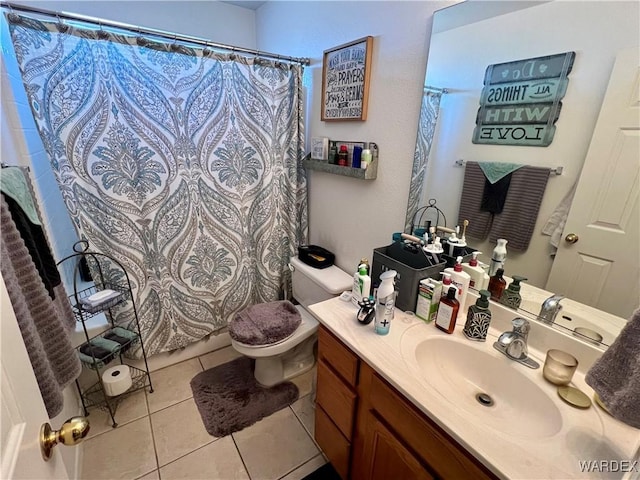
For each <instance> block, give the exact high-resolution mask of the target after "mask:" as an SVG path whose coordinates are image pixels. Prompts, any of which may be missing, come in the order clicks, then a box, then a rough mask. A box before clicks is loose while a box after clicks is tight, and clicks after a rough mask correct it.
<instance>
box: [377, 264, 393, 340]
mask: <svg viewBox="0 0 640 480" xmlns="http://www.w3.org/2000/svg"><path fill="white" fill-rule="evenodd" d="M396 275H397V273H396V271H395V270H387V271H386V272H383V273H382V274H380V287H378V292H377V294H376V295H377V298H376V320H375V322H374V327H375V331H376V333H377V334H378V335H386V334H387V333H389V327H390V326H391V319H392V318H393V309H394V307H395V300H396V292H395V289H394V286H393V279H394V278H396Z"/></svg>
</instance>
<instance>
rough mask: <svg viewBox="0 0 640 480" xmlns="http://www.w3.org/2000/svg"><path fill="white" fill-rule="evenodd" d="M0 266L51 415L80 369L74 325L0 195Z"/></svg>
mask: <svg viewBox="0 0 640 480" xmlns="http://www.w3.org/2000/svg"><path fill="white" fill-rule="evenodd" d="M0 197H2V199H1V200H0V206H1V217H0V230H1V232H2V234H1V235H2V242H1V247H0V253H1V258H0V262H1V263H0V268H1V270H2V277H3V279H4V281H5V284H6V286H7V292H8V294H9V298H10V300H11V305H12V306H13V310H14V312H15V314H16V319H17V320H18V326H19V327H20V332H21V333H22V338H23V340H24V344H25V347H26V349H27V353H28V354H29V359H30V360H31V366H32V368H33V371H34V373H35V376H36V380H37V382H38V386H39V387H40V393H41V394H42V399H43V400H44V404H45V407H46V408H47V413H48V414H49V417H54V416H56V415H58V414H59V413H60V412H61V411H62V407H63V395H62V391H63V389H64V388H65V387H66V386H67V385H69V384H70V383H71V382H73V380H75V379H76V378H77V377H78V376H79V375H80V368H81V367H80V360H79V359H78V355H77V354H76V351H75V349H74V348H73V346H72V345H71V338H70V335H69V332H70V331H71V330H72V329H73V328H74V326H75V319H74V316H73V312H72V310H71V305H70V303H69V299H68V298H67V293H66V292H65V290H64V286H63V285H62V284H59V285H57V286H56V287H54V291H55V300H53V299H52V298H51V297H50V296H49V294H48V292H47V289H46V288H45V285H44V283H43V282H42V279H41V278H40V275H39V274H38V271H37V269H36V267H35V265H34V263H33V259H32V258H31V255H30V254H29V251H28V250H27V247H26V245H25V243H24V240H23V239H22V237H21V236H20V233H19V232H18V230H17V228H16V225H15V223H14V221H13V219H12V217H11V213H10V212H9V208H8V206H7V202H6V201H5V199H4V197H3V196H1V195H0Z"/></svg>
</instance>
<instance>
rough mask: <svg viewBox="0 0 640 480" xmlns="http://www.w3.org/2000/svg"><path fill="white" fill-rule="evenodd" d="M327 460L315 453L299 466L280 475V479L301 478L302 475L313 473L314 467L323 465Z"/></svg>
mask: <svg viewBox="0 0 640 480" xmlns="http://www.w3.org/2000/svg"><path fill="white" fill-rule="evenodd" d="M325 463H327V461H326V460H325V458H324V457H323V456H322V454H320V455H316V456H315V457H313V458H312V459H311V460H309V461H308V462H307V463H305V464H304V465H302V466H301V467H298V468H296V469H295V470H294V471H293V472H291V473H289V474H287V475H285V476H284V477H282V479H281V480H302V479H303V478H304V477H306V476H307V475H309V474H310V473H313V472H314V471H315V470H316V469H318V468H320V467H321V466H323V465H324V464H325Z"/></svg>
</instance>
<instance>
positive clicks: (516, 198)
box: [458, 162, 551, 252]
mask: <svg viewBox="0 0 640 480" xmlns="http://www.w3.org/2000/svg"><path fill="white" fill-rule="evenodd" d="M550 173H551V170H550V169H549V168H541V167H531V166H523V167H522V168H519V169H518V170H516V171H515V172H513V173H512V174H511V183H510V184H509V191H508V192H507V196H506V199H505V201H504V207H503V209H502V213H500V214H492V213H489V212H483V211H482V210H481V205H482V197H483V194H484V187H485V181H486V177H485V175H484V172H483V171H482V169H481V168H480V165H478V163H477V162H467V163H466V164H465V172H464V183H463V185H462V195H461V197H460V209H459V211H458V223H462V221H463V220H464V219H467V220H469V225H468V227H467V232H466V235H467V236H469V237H471V238H476V239H478V240H484V239H485V238H487V236H488V237H489V240H490V241H491V242H495V241H496V240H498V239H499V238H506V239H507V240H508V241H509V249H510V250H513V251H516V252H524V251H526V250H527V248H529V243H530V242H531V235H532V234H533V229H534V228H535V225H536V220H537V218H538V211H539V210H540V204H541V203H542V196H543V195H544V191H545V189H546V188H547V181H548V180H549V174H550Z"/></svg>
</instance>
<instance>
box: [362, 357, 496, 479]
mask: <svg viewBox="0 0 640 480" xmlns="http://www.w3.org/2000/svg"><path fill="white" fill-rule="evenodd" d="M363 368H366V369H367V370H369V372H368V373H367V375H371V390H370V394H369V401H370V402H371V407H372V408H373V409H374V410H375V411H376V412H378V414H379V415H380V417H381V418H384V420H385V422H388V424H389V425H392V426H393V427H392V428H393V429H394V430H395V432H396V433H397V435H398V436H399V437H400V438H402V439H403V440H404V442H405V443H406V444H407V445H409V447H410V448H411V449H413V450H414V451H415V452H416V453H417V454H418V455H419V456H420V457H421V458H422V459H423V461H424V462H426V463H427V464H428V465H430V466H431V468H432V469H433V470H434V471H435V473H436V474H437V475H438V476H439V477H442V478H474V479H488V478H495V477H494V476H493V475H492V473H491V472H489V471H488V470H486V468H485V467H484V466H483V465H482V464H481V463H480V462H478V460H476V459H475V458H474V457H473V456H471V455H470V454H469V453H467V452H466V451H465V450H464V449H462V447H460V446H459V445H458V444H457V443H456V442H455V440H453V439H451V438H450V437H449V435H447V434H446V433H445V432H443V431H442V430H441V429H440V427H438V426H437V425H435V424H434V423H433V422H431V421H430V420H429V419H428V418H427V417H426V416H425V415H424V414H423V413H422V412H420V411H418V410H417V409H416V408H415V407H414V406H413V405H411V404H409V403H408V401H407V400H405V399H404V398H403V397H401V396H400V395H399V394H398V393H396V392H395V390H393V389H392V387H390V386H389V385H388V384H387V383H386V382H385V381H384V380H382V379H381V378H380V377H378V375H377V374H375V373H373V371H372V370H371V367H369V366H368V365H366V364H363ZM363 374H364V373H363Z"/></svg>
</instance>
